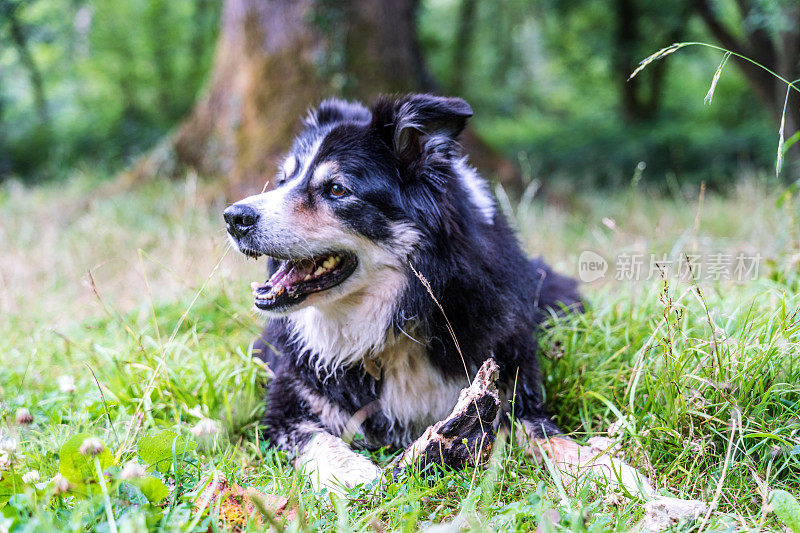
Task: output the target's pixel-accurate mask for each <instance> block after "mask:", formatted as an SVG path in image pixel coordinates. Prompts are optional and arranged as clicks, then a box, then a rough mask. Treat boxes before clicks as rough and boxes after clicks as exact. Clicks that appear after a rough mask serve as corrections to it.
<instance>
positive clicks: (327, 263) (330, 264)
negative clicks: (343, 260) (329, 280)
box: [322, 256, 336, 268]
mask: <svg viewBox="0 0 800 533" xmlns="http://www.w3.org/2000/svg"><path fill="white" fill-rule="evenodd" d="M335 264H336V260H335V259H334V258H333V256H331V257H329V258H327V259H326V260H325V262H324V263H322V266H323V267H324V268H333V266H334V265H335Z"/></svg>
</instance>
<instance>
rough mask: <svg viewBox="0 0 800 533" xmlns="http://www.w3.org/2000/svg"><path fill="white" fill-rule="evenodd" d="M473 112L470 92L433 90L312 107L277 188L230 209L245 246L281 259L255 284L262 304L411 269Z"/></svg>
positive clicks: (328, 292) (320, 295) (283, 304)
mask: <svg viewBox="0 0 800 533" xmlns="http://www.w3.org/2000/svg"><path fill="white" fill-rule="evenodd" d="M471 115H472V110H471V109H470V107H469V105H468V104H467V103H466V102H465V101H463V100H461V99H458V98H445V97H438V96H431V95H410V96H405V97H401V98H386V97H383V98H381V99H379V100H378V102H377V103H376V105H375V106H374V107H373V108H372V109H371V110H370V109H367V108H366V107H364V106H362V105H360V104H353V103H347V102H343V101H338V100H329V101H326V102H323V103H322V104H321V105H320V106H319V107H318V108H317V109H316V110H314V111H312V112H310V113H309V115H308V117H307V118H306V119H305V120H304V122H303V126H304V128H303V131H302V132H301V134H300V135H299V136H298V137H297V138H296V139H295V141H294V144H293V146H292V149H291V151H290V152H289V154H288V155H287V156H286V158H285V159H284V160H283V164H282V165H281V168H280V170H279V173H278V176H277V178H276V179H275V184H276V185H275V188H274V189H273V190H271V191H269V192H265V193H262V194H258V195H255V196H250V197H248V198H245V199H243V200H241V201H239V202H237V203H235V204H233V205H231V206H230V207H228V208H227V209H226V210H225V213H224V217H225V221H226V223H227V229H228V233H229V235H230V238H231V241H232V242H233V243H234V245H235V246H236V247H237V248H238V249H239V251H241V252H242V253H243V254H245V255H248V256H251V257H258V256H261V255H266V256H269V257H270V258H271V259H272V261H273V263H272V265H271V268H270V272H272V274H271V276H270V278H269V279H268V280H267V282H266V283H264V284H258V283H255V284H253V294H254V297H255V305H256V307H257V308H258V309H260V310H262V311H264V312H266V313H267V314H270V315H275V314H278V315H282V314H286V313H290V312H293V311H295V310H297V309H300V308H302V307H306V306H309V305H320V304H324V303H327V302H332V301H334V300H338V299H340V298H343V297H346V296H348V295H351V294H354V293H356V292H358V291H360V290H363V289H365V288H368V286H369V285H374V284H378V283H380V282H381V280H382V276H384V275H385V274H386V273H387V271H388V270H394V271H398V270H405V268H406V261H407V257H408V255H409V254H410V253H411V251H412V250H413V248H414V246H415V245H416V244H417V241H418V240H419V238H420V235H421V233H420V231H421V228H422V227H423V226H425V225H426V224H427V217H429V216H430V215H429V214H426V213H425V212H423V211H425V210H426V209H424V208H423V207H422V206H421V204H424V203H426V199H427V204H428V205H429V206H430V204H431V203H432V202H431V200H432V196H431V189H430V188H431V187H436V186H437V183H435V181H436V178H435V176H438V175H440V174H438V173H437V166H438V167H447V168H452V165H453V162H454V157H455V154H456V146H457V145H456V142H455V139H456V137H457V136H458V134H459V133H460V132H461V131H462V130H463V128H464V126H465V124H466V120H467V118H468V117H470V116H471ZM441 170H442V168H439V171H441ZM423 175H424V176H428V178H427V179H422V177H421V176H423ZM430 176H434V177H433V178H431V177H430ZM439 185H441V184H439ZM411 198H416V199H417V200H416V201H412V200H411ZM432 208H433V209H435V206H433V207H432Z"/></svg>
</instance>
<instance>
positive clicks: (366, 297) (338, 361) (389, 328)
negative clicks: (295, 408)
mask: <svg viewBox="0 0 800 533" xmlns="http://www.w3.org/2000/svg"><path fill="white" fill-rule="evenodd" d="M407 283H408V279H407V276H406V275H405V273H403V272H401V271H400V270H387V271H386V272H385V273H384V275H383V276H382V279H381V280H380V281H379V282H377V283H370V284H368V285H366V286H365V287H363V288H361V289H360V290H357V291H355V292H354V293H352V294H349V295H347V296H345V297H344V298H341V299H339V300H336V301H335V302H331V303H330V304H328V305H321V306H313V307H307V308H305V309H301V310H299V311H297V312H295V313H292V314H291V315H289V317H288V321H289V324H290V327H291V330H292V332H293V337H294V342H296V343H298V345H299V346H300V347H302V348H304V349H307V350H309V351H311V353H312V354H313V356H312V358H311V360H312V363H313V364H314V366H315V368H316V370H317V373H318V374H322V375H324V374H331V373H333V372H335V371H336V370H337V369H339V368H343V367H346V366H350V365H352V364H357V363H361V362H363V361H364V359H365V358H368V357H371V358H375V359H378V360H379V359H380V354H381V352H382V351H384V348H386V346H387V342H388V343H391V342H393V340H394V339H395V336H394V334H393V324H392V317H393V314H394V310H395V306H396V305H397V302H398V301H399V300H400V297H401V295H402V293H403V291H404V290H405V287H406V284H407ZM378 363H380V361H378Z"/></svg>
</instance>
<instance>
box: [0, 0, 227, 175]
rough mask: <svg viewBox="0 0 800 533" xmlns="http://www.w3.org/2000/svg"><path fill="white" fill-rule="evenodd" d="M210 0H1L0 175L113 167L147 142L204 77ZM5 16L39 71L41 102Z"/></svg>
mask: <svg viewBox="0 0 800 533" xmlns="http://www.w3.org/2000/svg"><path fill="white" fill-rule="evenodd" d="M219 7H220V1H219V0H144V1H140V0H114V1H105V0H89V1H81V0H28V1H11V0H0V176H2V175H3V174H12V175H17V176H21V177H23V178H25V179H36V178H41V177H58V176H61V175H63V174H64V170H65V168H66V167H69V166H72V165H75V164H78V163H82V162H86V163H90V164H95V165H96V164H103V165H108V166H109V167H110V168H120V167H121V166H123V165H125V164H128V163H129V162H130V159H131V158H132V157H135V156H136V155H137V154H139V153H141V152H142V151H143V150H145V149H147V148H149V147H150V146H152V145H153V144H154V143H156V142H157V141H158V140H159V138H160V137H162V136H163V135H164V134H165V133H167V132H168V131H169V129H170V128H172V127H173V126H175V125H176V123H177V122H178V121H179V120H180V119H181V118H182V117H184V116H185V115H186V113H187V112H188V111H189V110H190V109H191V107H192V105H193V104H194V101H195V98H196V97H197V94H198V92H199V91H200V89H201V87H202V86H203V83H204V81H205V78H206V76H207V74H208V71H209V67H210V64H211V59H212V55H213V51H214V42H215V39H216V32H217V27H218V25H219ZM12 17H13V18H14V19H16V21H17V22H18V24H19V25H20V26H21V29H22V32H23V37H24V39H25V46H26V47H27V49H28V50H29V52H30V54H31V56H32V58H33V60H34V62H35V68H36V69H37V70H38V71H39V72H40V76H41V79H42V85H43V88H42V89H43V93H44V98H45V106H46V110H44V112H42V110H37V102H36V101H35V98H34V96H35V95H34V88H33V87H32V85H33V82H32V80H31V72H30V68H29V67H28V66H26V65H25V63H24V61H23V60H22V57H21V55H22V54H21V53H20V47H19V43H17V42H15V40H14V39H13V38H12V37H13V36H12V34H11V31H10V29H11V25H12ZM42 117H44V119H43V118H42Z"/></svg>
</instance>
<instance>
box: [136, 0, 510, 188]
mask: <svg viewBox="0 0 800 533" xmlns="http://www.w3.org/2000/svg"><path fill="white" fill-rule="evenodd" d="M416 4H417V0H393V1H391V2H384V1H380V0H347V1H341V2H334V1H333V0H225V2H224V4H223V8H222V17H221V28H220V35H219V38H218V42H217V50H216V55H215V60H214V67H213V72H212V75H211V78H210V83H209V86H208V89H207V91H206V94H205V96H204V97H203V98H202V99H201V100H200V102H199V103H198V104H197V105H196V107H195V109H194V111H193V112H192V113H191V116H190V117H189V118H188V119H187V120H186V121H185V122H184V123H183V124H182V125H181V126H180V127H179V128H178V129H177V131H176V132H175V133H174V134H173V135H172V136H171V137H170V138H168V139H166V140H165V141H164V142H163V143H162V144H161V145H160V146H159V147H157V148H156V149H154V150H153V151H152V152H151V153H150V154H149V155H148V156H147V157H146V158H144V159H143V160H142V161H141V162H140V163H139V165H137V166H136V168H135V169H134V170H133V171H132V172H130V173H129V174H128V176H129V179H131V180H138V179H140V178H142V177H147V176H154V175H157V174H164V173H168V174H171V175H177V174H178V173H180V172H181V171H182V170H183V169H185V168H186V167H190V168H194V169H195V170H196V171H197V172H198V173H200V174H201V175H210V176H220V177H224V178H225V179H226V180H227V183H228V187H227V189H228V193H229V194H230V195H232V196H237V195H240V194H243V193H244V192H246V191H247V192H252V190H254V189H261V187H262V186H265V183H266V182H267V181H268V180H269V179H270V178H271V177H272V176H273V174H274V170H275V164H276V160H277V157H278V156H279V155H280V154H281V153H283V152H284V151H285V150H287V149H288V148H289V144H290V142H291V139H292V138H293V136H294V135H295V134H296V132H297V127H298V125H299V120H300V117H301V116H303V115H305V113H306V111H307V110H308V108H309V107H311V106H313V105H315V104H316V103H318V102H319V101H320V100H322V99H323V98H326V97H329V96H343V97H346V98H355V99H359V100H363V101H365V102H371V101H372V100H373V99H374V98H375V96H376V95H377V94H378V93H380V92H384V93H386V92H388V93H392V92H409V91H431V90H435V88H436V87H435V84H434V83H433V81H432V80H431V78H430V76H429V75H428V72H427V70H426V68H425V66H424V63H423V60H422V56H421V53H420V49H419V45H418V43H417V38H416V21H415V11H416ZM466 139H467V141H466V143H467V144H468V146H467V148H468V149H470V152H471V153H472V155H473V159H475V160H476V164H478V165H479V166H481V167H484V169H485V168H486V167H494V169H497V168H500V169H501V170H502V171H503V173H501V175H500V177H501V178H505V180H506V181H510V178H513V177H514V176H515V175H516V173H515V172H513V167H511V166H510V164H507V163H504V159H503V158H500V157H498V156H496V155H494V154H492V153H491V152H490V151H489V150H488V149H487V148H486V147H485V145H483V144H482V143H479V142H476V141H475V140H474V139H475V137H474V136H467V137H466ZM509 168H510V169H512V172H509Z"/></svg>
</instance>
